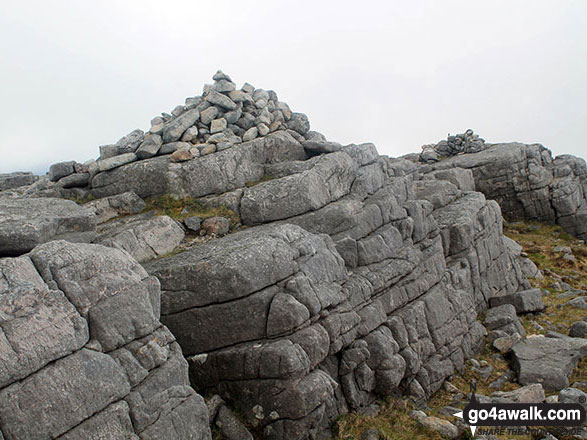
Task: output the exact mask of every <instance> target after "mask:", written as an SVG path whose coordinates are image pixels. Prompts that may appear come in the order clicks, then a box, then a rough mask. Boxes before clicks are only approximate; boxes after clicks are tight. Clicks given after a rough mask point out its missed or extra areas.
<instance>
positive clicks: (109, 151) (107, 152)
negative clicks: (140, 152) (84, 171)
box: [99, 144, 120, 159]
mask: <svg viewBox="0 0 587 440" xmlns="http://www.w3.org/2000/svg"><path fill="white" fill-rule="evenodd" d="M118 154H120V152H119V151H118V145H116V144H109V145H100V157H99V159H108V158H110V157H114V156H117V155H118Z"/></svg>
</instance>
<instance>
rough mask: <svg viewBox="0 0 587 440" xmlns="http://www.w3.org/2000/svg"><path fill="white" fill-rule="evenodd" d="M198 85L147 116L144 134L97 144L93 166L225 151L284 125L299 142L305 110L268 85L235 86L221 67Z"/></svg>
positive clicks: (305, 124)
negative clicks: (196, 91)
mask: <svg viewBox="0 0 587 440" xmlns="http://www.w3.org/2000/svg"><path fill="white" fill-rule="evenodd" d="M212 79H213V80H214V83H213V84H206V85H205V86H204V90H203V94H202V95H201V96H194V97H190V98H187V99H186V100H185V104H184V105H178V106H177V107H175V108H174V109H173V110H172V111H171V113H162V114H161V116H156V117H155V118H153V119H152V120H151V128H150V130H149V131H148V132H147V133H144V132H143V131H142V130H138V129H137V130H134V131H133V132H131V133H130V134H128V135H126V136H125V137H123V138H122V139H120V140H119V141H118V142H117V143H116V144H113V145H103V146H101V147H100V158H99V159H98V161H97V165H98V171H100V172H102V171H108V170H111V169H114V168H118V167H119V166H122V165H125V164H127V163H130V162H134V161H136V160H141V159H148V158H151V157H153V156H161V155H167V154H171V155H172V156H171V158H172V160H174V161H178V162H180V161H185V160H190V159H193V158H195V157H199V156H205V155H208V154H212V153H215V152H218V151H223V150H227V149H229V148H232V147H234V146H236V145H239V144H241V143H243V142H248V141H251V140H253V139H255V138H257V137H261V136H266V135H267V134H269V133H272V132H275V131H277V130H287V131H289V132H290V133H291V134H292V136H294V137H295V138H297V139H298V140H299V141H304V140H305V138H304V137H303V136H304V135H305V134H306V133H307V132H308V131H309V130H310V123H309V122H308V118H307V116H306V115H304V114H302V113H293V112H292V111H291V109H290V108H289V106H288V105H287V104H286V103H285V102H281V101H279V99H278V97H277V94H276V93H275V92H274V91H272V90H264V89H256V88H255V87H253V86H252V85H251V84H249V83H245V84H244V85H243V86H242V88H241V89H240V90H237V89H236V85H235V83H234V82H233V81H232V79H231V78H230V76H228V75H227V74H225V73H223V72H222V71H220V70H219V71H218V72H216V74H215V75H214V76H213V77H212Z"/></svg>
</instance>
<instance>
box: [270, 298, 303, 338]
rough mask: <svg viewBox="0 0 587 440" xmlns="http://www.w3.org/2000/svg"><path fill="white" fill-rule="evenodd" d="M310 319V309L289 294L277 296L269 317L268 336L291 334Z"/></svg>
mask: <svg viewBox="0 0 587 440" xmlns="http://www.w3.org/2000/svg"><path fill="white" fill-rule="evenodd" d="M309 318H310V312H309V311H308V309H307V308H306V307H305V306H304V305H303V304H301V303H300V302H299V301H298V300H296V299H295V298H294V297H293V296H291V295H290V294H288V293H279V294H277V295H275V297H274V298H273V301H271V306H270V308H269V315H268V317H267V335H268V336H270V337H272V336H278V335H281V334H285V333H288V332H291V331H292V330H294V329H295V328H297V327H299V326H300V325H302V324H303V323H304V322H306V321H307V320H308V319H309Z"/></svg>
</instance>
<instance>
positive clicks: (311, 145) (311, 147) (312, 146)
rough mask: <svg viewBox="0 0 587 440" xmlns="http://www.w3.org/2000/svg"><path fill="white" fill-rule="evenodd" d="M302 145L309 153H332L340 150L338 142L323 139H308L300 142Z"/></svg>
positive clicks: (340, 146)
mask: <svg viewBox="0 0 587 440" xmlns="http://www.w3.org/2000/svg"><path fill="white" fill-rule="evenodd" d="M302 146H303V147H304V148H305V149H306V151H309V152H311V153H317V154H324V153H334V152H335V151H340V150H342V145H341V144H339V143H338V142H329V141H323V140H308V141H304V142H302Z"/></svg>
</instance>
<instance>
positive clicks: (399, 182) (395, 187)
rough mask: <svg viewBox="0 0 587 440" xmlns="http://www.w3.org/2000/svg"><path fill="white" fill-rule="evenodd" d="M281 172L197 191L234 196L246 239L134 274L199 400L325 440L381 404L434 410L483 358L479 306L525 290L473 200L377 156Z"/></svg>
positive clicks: (489, 205) (325, 157)
mask: <svg viewBox="0 0 587 440" xmlns="http://www.w3.org/2000/svg"><path fill="white" fill-rule="evenodd" d="M270 137H271V135H270V136H268V137H266V138H264V139H262V140H261V142H262V143H259V144H258V145H256V146H255V148H256V149H258V150H255V151H256V152H255V157H267V155H268V152H267V151H265V152H263V149H270V148H272V145H268V144H267V140H268V139H269V138H270ZM254 142H256V141H253V144H252V145H255V144H254ZM289 142H290V143H291V144H290V145H291V147H292V148H287V149H284V150H290V151H291V150H292V149H293V151H296V148H297V145H298V144H297V141H289ZM274 145H275V144H274ZM277 145H279V146H281V145H282V144H277ZM239 148H240V149H243V148H247V147H246V144H243V145H241V146H240V147H239ZM248 148H253V147H248ZM228 151H231V154H234V153H233V152H234V151H238V149H236V150H235V149H232V150H228ZM278 151H282V150H281V149H278ZM213 156H214V155H213ZM215 156H218V154H216V155H215ZM273 157H274V158H275V157H276V156H273ZM279 159H280V160H272V161H259V162H256V164H255V166H256V167H258V174H257V179H259V178H260V177H261V176H264V175H269V176H271V179H268V180H267V181H262V182H261V183H258V184H256V185H253V186H248V187H247V186H244V185H242V183H241V184H238V183H237V182H236V181H235V180H233V181H232V182H233V185H227V186H225V187H224V188H221V187H218V186H216V188H217V189H212V188H210V189H208V190H207V191H206V192H204V190H203V189H202V190H201V191H200V190H198V193H197V194H199V195H203V194H206V193H207V194H214V193H218V192H222V191H224V192H226V191H227V190H228V189H233V188H234V187H235V186H237V187H243V190H242V191H241V192H240V194H241V197H240V198H238V199H237V201H236V204H237V208H238V209H236V211H235V212H239V213H240V216H241V221H242V222H243V223H245V224H250V225H253V226H252V227H249V228H247V229H246V230H243V231H241V232H238V233H236V234H231V235H228V236H226V237H223V238H218V239H215V240H213V241H211V242H208V243H206V244H202V245H199V246H196V247H194V248H192V249H189V250H187V251H186V252H183V253H181V254H177V255H173V256H171V257H167V258H162V259H158V260H153V261H150V262H147V263H145V265H144V266H145V268H146V270H147V271H148V272H149V273H150V274H152V275H155V276H156V277H157V278H158V279H159V280H160V282H161V285H162V303H161V304H162V318H161V319H162V322H163V323H164V324H165V325H167V326H168V327H169V328H170V330H171V331H172V332H173V334H174V335H175V336H176V337H177V339H178V342H179V343H180V345H181V346H182V349H183V352H184V354H185V355H186V357H187V358H188V360H189V363H190V374H191V380H192V383H193V384H194V386H196V387H197V388H198V389H201V390H204V391H205V392H206V393H208V392H210V393H217V394H220V395H221V396H222V397H223V398H225V399H226V400H227V401H228V402H232V403H233V404H235V405H237V406H238V407H239V408H241V409H242V410H243V411H244V413H245V415H246V418H247V421H248V422H249V423H250V424H252V425H257V426H258V427H259V429H261V430H262V431H263V435H264V438H268V439H284V438H288V439H307V438H313V437H318V438H320V437H322V436H325V435H328V429H329V426H330V424H331V422H332V421H333V420H334V419H336V417H338V415H340V414H342V413H344V412H346V411H348V410H350V409H358V408H360V407H363V406H367V405H369V404H371V403H372V402H373V401H374V400H375V399H376V398H378V396H385V395H388V394H390V393H393V392H402V393H407V394H412V395H414V396H416V397H419V398H421V397H425V396H429V395H431V394H432V393H433V392H434V391H436V390H437V389H439V387H440V386H441V385H442V383H443V381H444V380H445V379H446V378H447V377H448V376H450V375H451V374H453V373H454V372H455V371H458V370H462V368H463V365H464V360H465V359H466V358H468V357H470V356H471V355H472V353H473V352H474V351H475V350H476V349H477V348H478V347H479V344H480V342H481V339H482V336H483V335H484V334H485V328H484V327H483V326H482V325H481V323H480V322H479V321H478V320H477V312H478V311H481V310H484V309H485V308H486V307H487V303H488V300H489V298H490V297H492V296H494V295H495V294H506V293H513V292H516V291H518V290H523V289H525V288H527V287H528V285H527V283H526V281H525V280H524V278H523V277H522V275H521V272H520V270H519V267H518V266H517V263H516V261H515V259H514V257H513V255H512V254H511V253H510V251H509V250H508V249H507V247H506V246H505V243H504V240H503V238H502V235H501V215H500V211H499V207H498V205H497V203H495V202H493V201H487V200H486V199H485V197H484V196H483V195H482V194H479V193H473V192H463V191H462V190H460V189H459V188H457V187H456V186H455V185H453V184H452V183H450V182H446V181H445V182H442V184H441V185H439V184H438V183H437V182H434V181H431V180H421V179H420V174H419V172H418V168H417V167H416V166H415V165H413V164H412V163H410V162H408V161H404V160H392V159H387V158H383V157H379V156H378V154H377V151H376V150H375V148H374V146H373V145H372V144H364V145H349V146H345V147H341V148H340V149H338V151H334V152H331V153H325V154H321V155H318V156H316V157H312V158H311V159H309V160H296V158H295V157H294V158H292V157H291V156H290V157H284V156H280V157H279ZM292 159H294V160H292ZM195 162H196V161H192V163H195ZM242 163H243V162H241V164H242ZM244 163H245V166H244V167H245V168H246V167H247V165H246V162H244ZM243 180H246V179H243ZM241 182H242V180H241ZM195 185H196V187H197V185H198V184H195ZM199 185H200V188H202V185H203V184H202V183H200V184H199ZM215 185H218V183H215ZM191 191H193V189H191ZM229 193H230V192H227V194H229ZM268 223H269V224H268ZM510 307H512V306H510ZM512 309H513V307H512ZM514 315H515V312H514ZM275 390H279V392H277V393H276V392H275Z"/></svg>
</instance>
